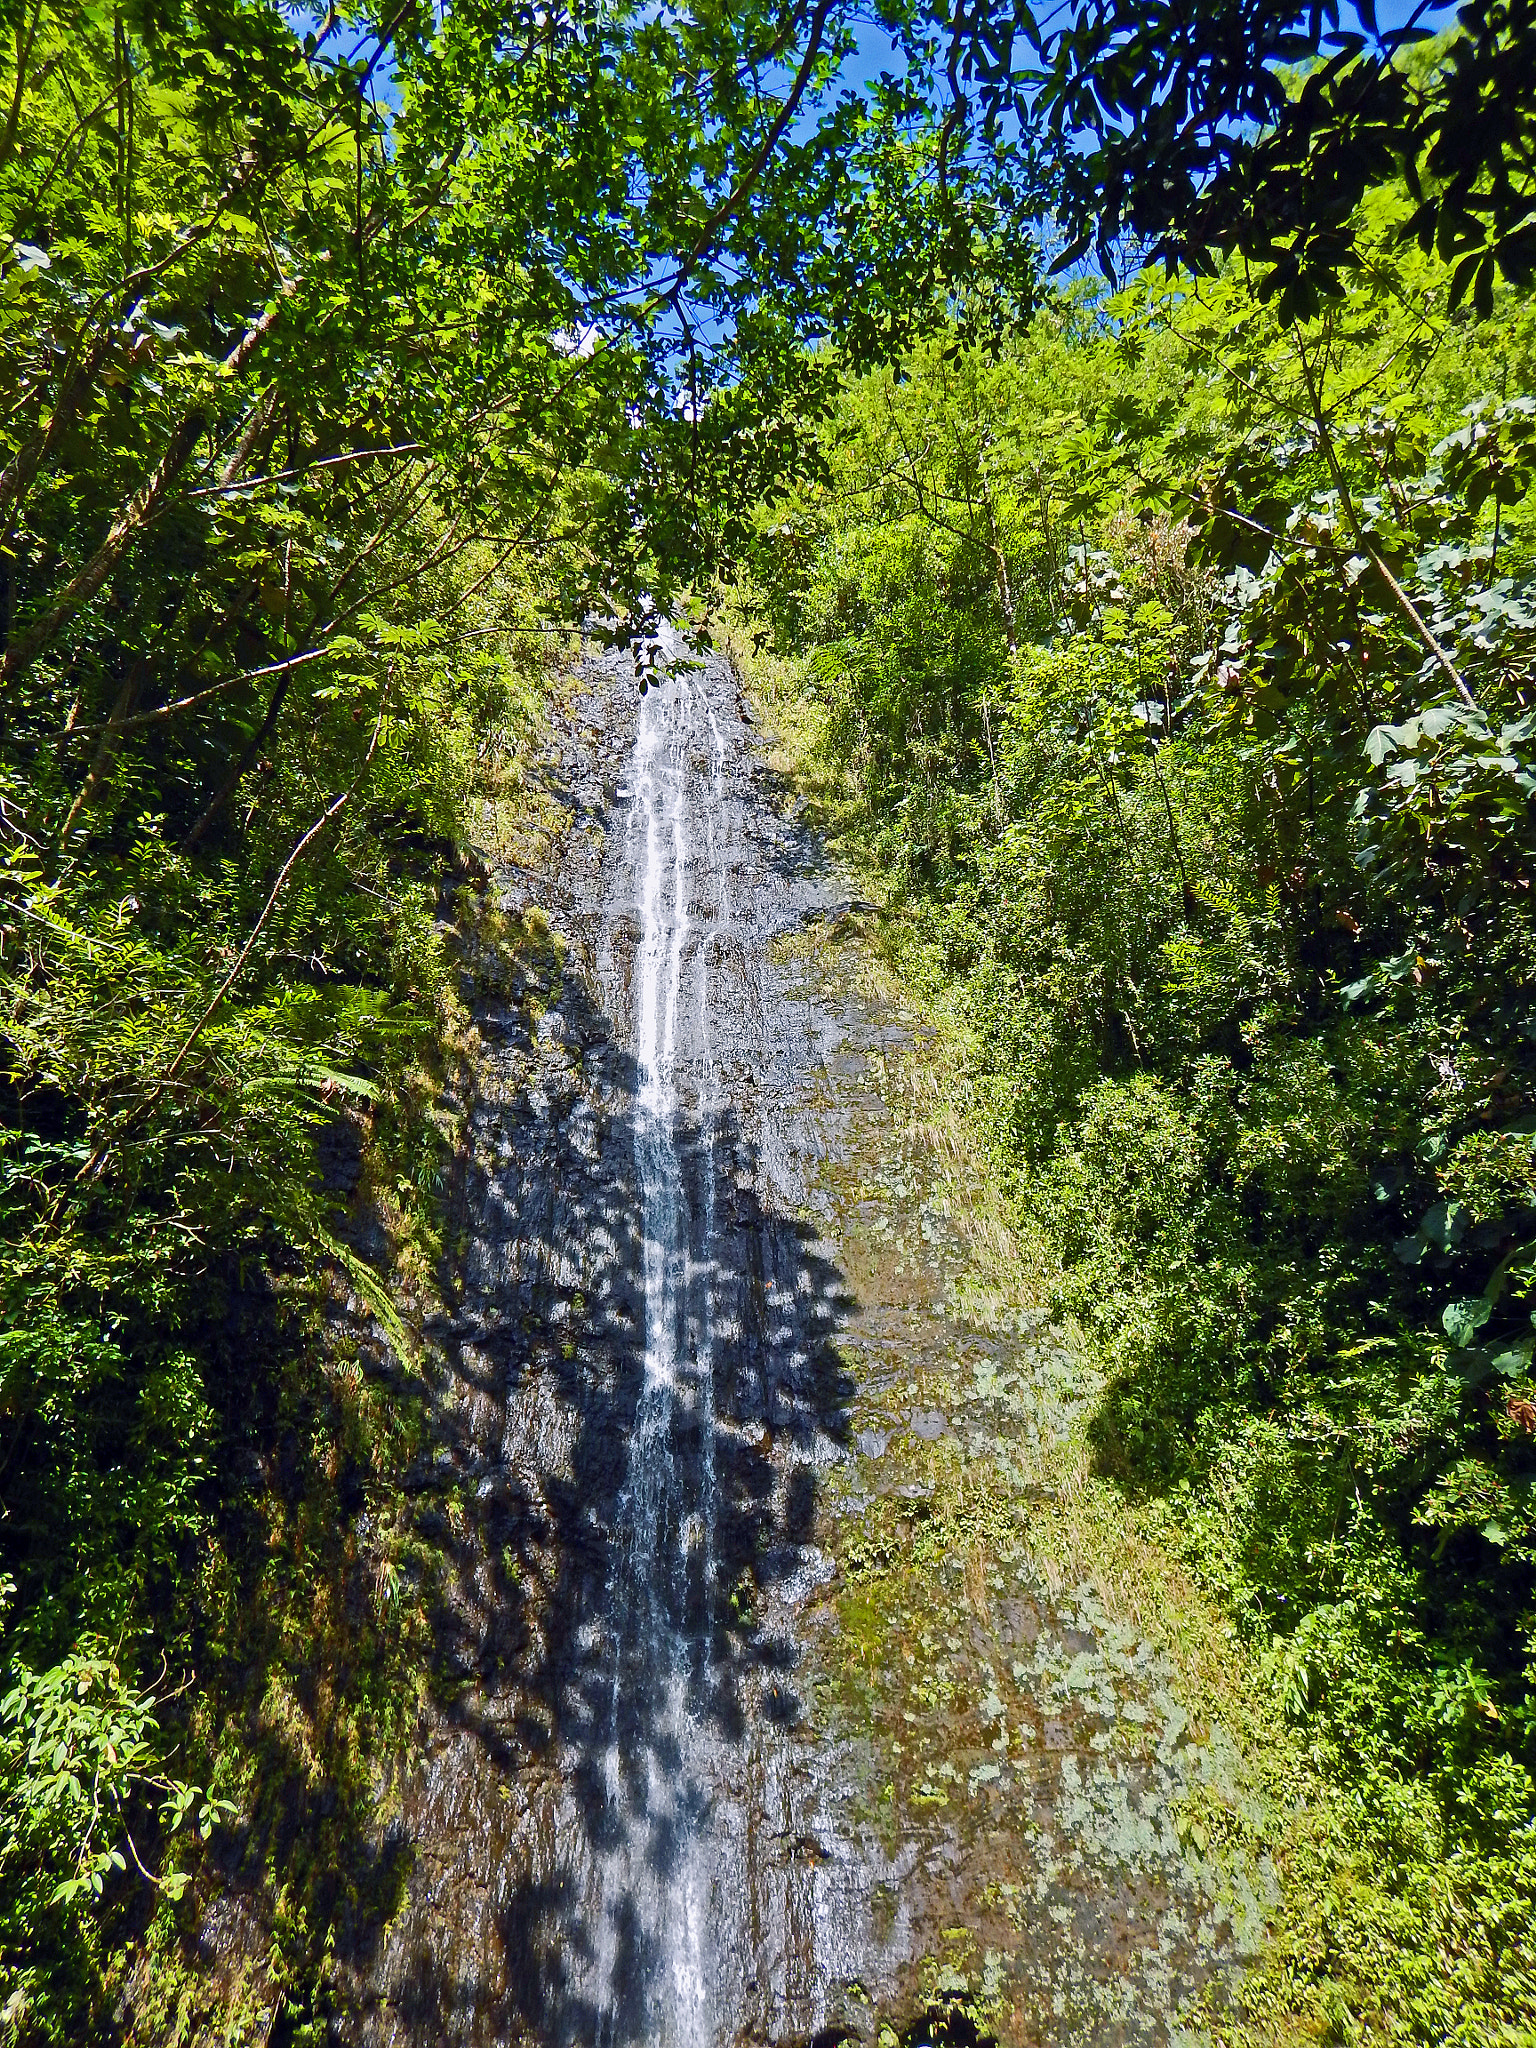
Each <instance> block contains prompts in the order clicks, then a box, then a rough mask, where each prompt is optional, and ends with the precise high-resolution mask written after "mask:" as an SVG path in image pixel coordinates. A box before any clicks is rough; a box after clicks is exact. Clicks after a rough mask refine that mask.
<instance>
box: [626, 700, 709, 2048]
mask: <svg viewBox="0 0 1536 2048" xmlns="http://www.w3.org/2000/svg"><path fill="white" fill-rule="evenodd" d="M701 709H702V712H703V714H704V724H705V727H706V730H707V733H708V739H709V745H710V749H711V756H712V773H711V776H710V780H709V784H708V786H707V791H706V812H705V817H704V820H703V837H702V844H698V843H696V840H697V821H696V819H695V816H694V807H693V803H692V801H691V794H690V791H691V781H690V775H689V751H690V745H691V743H693V742H694V741H695V740H696V739H697V737H698V736H699V724H700V712H701ZM724 766H725V745H724V740H723V737H722V735H721V733H720V730H719V726H718V724H717V723H716V721H715V719H714V716H713V714H712V713H711V712H710V710H709V706H708V702H707V698H706V697H705V695H704V691H703V689H702V687H701V686H700V685H698V684H696V683H694V682H693V681H692V679H691V678H690V676H689V675H688V673H687V672H673V673H670V674H668V675H666V676H664V677H663V678H662V680H661V681H660V682H658V684H657V685H656V686H654V687H653V688H652V689H651V690H650V692H649V693H648V695H647V696H646V698H645V699H644V700H643V703H642V707H641V713H640V720H639V728H638V732H637V735H636V740H635V748H634V755H633V759H632V765H631V773H632V779H633V792H634V793H633V800H632V805H631V810H630V816H629V825H628V831H629V844H630V859H631V863H632V866H633V868H634V870H635V872H636V874H637V882H638V887H637V898H638V903H637V907H638V910H639V916H640V940H639V948H638V953H637V957H636V962H635V981H634V1017H635V1066H636V1087H635V1103H634V1117H635V1123H634V1152H635V1168H636V1179H637V1182H638V1188H639V1196H640V1217H639V1222H640V1237H641V1245H642V1270H643V1279H644V1301H645V1353H644V1371H643V1377H642V1381H641V1387H640V1397H639V1403H638V1406H637V1409H636V1412H635V1417H634V1423H633V1426H632V1429H631V1433H630V1440H629V1461H628V1472H627V1477H626V1481H625V1484H624V1487H623V1490H622V1492H621V1494H620V1497H619V1504H618V1526H617V1529H616V1531H615V1535H616V1541H615V1545H614V1554H615V1565H614V1571H613V1575H612V1578H611V1582H610V1586H609V1616H610V1623H611V1627H612V1632H613V1650H612V1658H613V1683H612V1696H611V1702H610V1710H609V1738H608V1753H607V1757H606V1760H605V1777H606V1787H607V1798H608V1809H609V1821H610V1831H609V1841H608V1844H607V1846H606V1847H605V1848H604V1850H603V1852H602V1854H601V1856H600V1859H599V1926H598V1932H597V1940H598V1967H599V1986H600V1990H599V1997H600V2006H601V2026H600V2039H602V2040H604V2041H616V2040H626V2039H643V2040H645V2041H647V2042H654V2043H657V2044H661V2043H668V2044H674V2043H675V2044H677V2048H703V2044H704V2043H706V2042H708V2041H710V2040H711V2039H712V2038H713V2036H714V2033H715V2031H716V2030H715V2025H714V2014H713V2010H712V2001H711V1996H710V1992H711V1981H712V1963H711V1957H710V1953H709V1936H710V1905H711V1900H710V1897H709V1892H710V1889H711V1882H712V1879H711V1872H712V1861H711V1856H710V1853H709V1843H708V1839H707V1829H708V1825H709V1813H710V1794H709V1789H708V1786H707V1782H706V1779H705V1776H704V1773H703V1770H702V1767H701V1766H702V1745H701V1741H700V1729H699V1715H700V1713H701V1712H702V1710H703V1702H704V1701H705V1699H706V1698H707V1690H708V1662H709V1650H710V1633H711V1626H712V1615H713V1606H714V1591H715V1588H714V1552H715V1514H716V1500H715V1493H716V1487H715V1451H714V1441H715V1415H714V1306H713V1298H712V1292H711V1285H710V1279H711V1266H710V1250H711V1243H712V1239H713V1236H714V1223H715V1215H714V1212H715V1166H714V1148H715V1137H716V1126H717V1119H718V1113H719V1097H720V1089H719V1079H718V1074H717V1073H716V1072H715V1070H714V1067H713V1063H712V1061H711V1058H710V980H709V972H708V968H709V950H710V948H709V944H708V943H703V944H697V945H694V946H692V947H690V938H691V937H692V926H691V924H690V918H689V895H690V888H691V887H692V886H693V884H692V873H693V867H694V862H695V859H696V857H697V856H698V855H699V854H700V853H702V855H703V857H704V860H705V863H706V866H707V868H708V870H709V874H710V878H711V880H712V881H713V882H714V885H715V886H714V889H713V895H714V900H715V908H716V911H717V913H718V910H719V908H720V906H722V905H723V904H724V903H725V901H726V897H725V884H724V875H723V870H722V869H721V865H720V859H719V848H718V845H717V839H716V831H715V822H716V819H715V814H716V812H717V810H718V803H719V797H720V793H721V789H722V786H723V777H724ZM690 967H691V968H692V970H693V971H694V972H695V973H696V974H697V995H698V1011H697V1031H696V1035H695V1037H694V1039H693V1043H692V1046H691V1048H690V1050H691V1064H692V1065H693V1066H694V1068H695V1069H696V1073H695V1079H696V1082H697V1100H696V1104H695V1106H694V1108H695V1114H696V1117H697V1125H698V1133H699V1154H700V1161H699V1171H698V1174H697V1175H696V1176H695V1184H696V1185H699V1186H700V1187H701V1188H702V1201H701V1204H700V1213H699V1215H698V1216H697V1217H696V1216H695V1215H694V1214H693V1212H692V1211H691V1209H690V1206H689V1202H688V1196H687V1191H686V1188H685V1175H684V1168H683V1156H682V1150H681V1146H682V1142H683V1136H684V1126H685V1121H686V1118H687V1105H686V1104H685V1103H684V1101H683V1100H682V1095H681V1092H680V1088H679V1065H680V1060H679V1050H678V1025H679V1016H680V1009H681V1005H682V1002H683V1000H684V984H685V979H686V975H687V973H688V971H689V970H690ZM684 1442H686V1446H687V1448H686V1451H685V1450H684V1448H683V1443H684Z"/></svg>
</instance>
